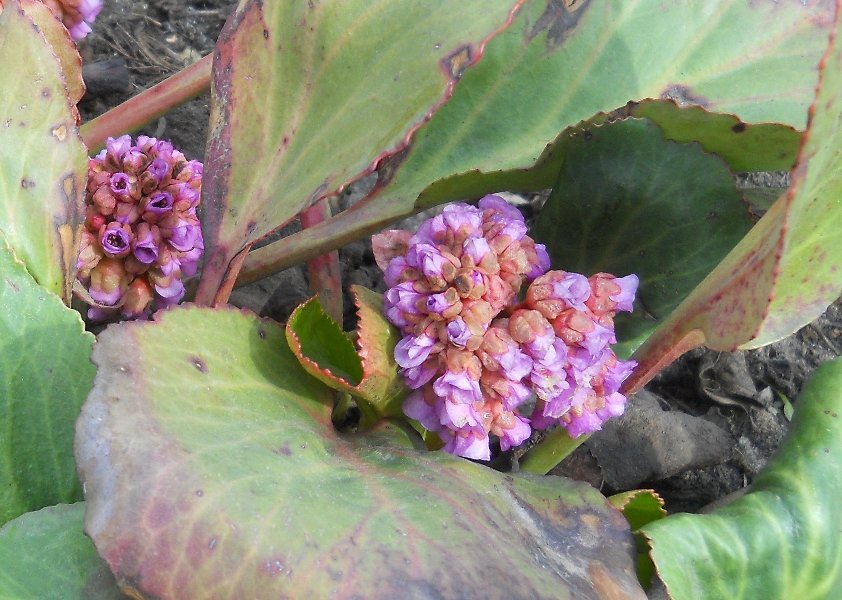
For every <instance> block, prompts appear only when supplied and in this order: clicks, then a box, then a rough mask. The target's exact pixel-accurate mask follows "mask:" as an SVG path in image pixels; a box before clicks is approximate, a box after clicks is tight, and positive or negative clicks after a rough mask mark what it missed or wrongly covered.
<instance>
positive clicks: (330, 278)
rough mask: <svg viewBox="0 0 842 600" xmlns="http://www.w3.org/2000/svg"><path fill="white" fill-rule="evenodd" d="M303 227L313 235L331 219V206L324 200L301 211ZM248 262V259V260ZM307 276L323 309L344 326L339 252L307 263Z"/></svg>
mask: <svg viewBox="0 0 842 600" xmlns="http://www.w3.org/2000/svg"><path fill="white" fill-rule="evenodd" d="M300 217H301V226H302V227H303V228H304V232H305V233H309V234H311V239H312V237H315V236H312V231H313V229H312V228H313V227H315V226H317V225H319V224H320V223H324V222H326V221H327V220H328V219H330V204H329V202H328V199H327V198H322V199H321V200H319V201H318V202H316V203H315V204H313V205H312V206H310V207H309V208H305V209H304V210H303V211H301V215H300ZM246 260H248V258H247V259H246ZM307 275H308V277H309V280H310V291H311V292H312V293H313V294H318V295H319V301H320V302H321V305H322V308H323V309H324V310H325V312H326V313H327V314H328V315H329V316H330V318H332V319H333V320H334V321H335V322H336V323H338V324H339V326H340V327H341V326H342V314H343V310H342V270H341V268H340V266H339V251H338V250H332V251H330V252H328V253H326V254H322V255H320V256H316V257H315V258H311V259H310V260H309V262H308V263H307Z"/></svg>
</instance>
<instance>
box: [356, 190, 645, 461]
mask: <svg viewBox="0 0 842 600" xmlns="http://www.w3.org/2000/svg"><path fill="white" fill-rule="evenodd" d="M526 230H527V228H526V224H525V223H524V220H523V216H522V215H521V214H520V213H519V212H518V210H517V209H516V208H513V207H512V206H510V205H508V204H507V203H506V201H505V200H503V199H502V198H500V197H499V196H485V197H484V198H482V199H481V200H480V201H479V205H478V207H477V208H475V207H473V206H469V205H466V204H458V203H457V204H450V205H448V206H446V207H445V209H444V211H443V212H442V213H441V214H440V215H438V216H436V217H433V218H431V219H429V220H427V221H425V222H424V223H423V224H422V225H421V226H420V227H419V229H418V231H417V232H415V234H414V235H410V233H409V232H406V231H400V230H398V231H388V232H386V233H382V234H379V235H377V236H375V237H374V239H373V240H372V243H373V245H374V249H375V257H376V258H377V262H378V264H380V266H381V267H382V268H383V270H384V276H385V280H386V285H388V286H389V289H388V290H387V291H386V293H385V295H384V311H385V314H386V317H387V318H388V320H389V322H391V323H392V325H394V326H396V327H398V329H400V332H401V335H402V336H403V337H402V339H401V341H400V342H398V344H397V346H396V347H395V362H396V363H397V364H398V365H399V367H400V373H401V376H402V377H403V379H404V382H405V383H406V385H407V387H408V388H409V389H411V390H413V391H412V393H411V394H410V395H409V396H408V397H407V399H406V401H405V404H404V413H405V414H406V415H407V416H408V417H411V418H412V419H415V420H417V421H419V422H420V423H421V424H422V425H423V426H424V427H425V428H426V429H427V430H429V431H431V432H434V433H436V434H438V436H439V438H440V439H441V440H442V441H443V442H444V444H445V445H444V448H445V450H447V451H448V452H450V453H452V454H458V455H460V456H465V457H468V458H477V459H483V460H489V459H490V458H491V452H490V448H489V435H490V434H493V435H495V436H497V437H498V438H499V440H500V448H501V449H502V450H504V451H505V450H508V449H509V448H512V447H514V446H519V445H520V444H522V443H523V442H524V441H526V440H527V439H529V436H530V433H531V428H530V424H531V426H532V427H535V428H537V429H547V428H549V427H550V426H552V425H561V426H562V427H564V428H565V429H567V430H568V432H569V433H570V434H571V436H572V437H579V436H580V435H582V434H584V433H592V432H594V431H597V430H599V429H600V425H601V424H602V422H603V421H605V420H606V419H607V418H608V417H610V416H619V415H621V414H622V413H623V407H624V405H625V401H626V398H625V396H623V395H622V394H620V393H619V389H620V385H621V384H622V382H623V381H624V380H625V379H626V378H627V377H628V375H629V374H630V373H631V370H632V369H633V368H634V362H633V361H620V360H618V359H617V357H616V356H615V354H614V352H613V351H612V350H611V348H610V347H609V346H610V344H612V343H614V342H616V341H617V339H616V337H615V335H614V321H613V317H614V315H615V314H616V312H617V311H618V310H623V311H631V310H632V301H633V299H634V292H635V290H636V289H637V281H638V280H637V277H636V276H635V275H629V276H627V277H624V278H622V279H617V278H615V277H613V276H611V275H608V274H606V273H599V274H597V275H595V276H593V277H591V278H590V280H589V279H587V278H586V277H585V276H584V275H579V274H577V273H565V272H564V271H549V272H548V271H547V269H548V268H549V263H550V259H549V256H548V255H547V253H546V250H545V248H544V246H543V245H542V244H536V243H535V242H534V241H533V240H532V238H530V237H529V236H528V235H526ZM529 282H531V283H530V285H529V286H528V288H526V290H525V298H524V301H523V302H520V297H519V294H520V293H521V291H522V290H521V288H522V286H523V285H524V283H529ZM530 400H532V401H533V402H532V403H531V404H532V410H531V413H529V414H528V415H527V416H528V417H529V418H528V419H527V418H525V415H523V414H521V411H520V410H519V409H520V407H521V406H522V405H523V404H524V403H526V402H528V401H530Z"/></svg>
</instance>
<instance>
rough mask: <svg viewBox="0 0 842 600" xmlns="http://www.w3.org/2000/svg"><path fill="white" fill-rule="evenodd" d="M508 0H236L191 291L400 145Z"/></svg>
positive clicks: (210, 283)
mask: <svg viewBox="0 0 842 600" xmlns="http://www.w3.org/2000/svg"><path fill="white" fill-rule="evenodd" d="M521 1H522V0H521ZM519 3H520V2H515V1H514V0H463V1H461V2H455V3H454V2H448V1H447V0H437V1H435V2H423V3H419V2H415V1H413V0H353V1H343V2H339V1H335V0H334V1H320V2H262V1H258V0H247V1H244V2H241V3H240V5H239V7H238V8H237V10H236V12H235V14H234V15H233V16H232V18H231V19H230V20H229V22H228V24H227V25H226V27H225V29H224V30H223V32H222V35H221V37H220V42H219V44H218V46H217V49H216V54H215V57H214V75H213V80H212V94H213V111H212V112H213V115H212V117H211V122H212V125H213V128H212V134H211V140H210V142H209V145H208V155H207V166H208V168H207V171H206V173H207V175H206V179H205V183H204V185H203V190H204V194H205V198H206V199H205V202H204V204H205V206H206V207H208V208H207V209H206V211H205V213H206V214H205V219H204V226H205V231H206V236H205V243H206V244H207V260H208V263H207V264H206V266H205V270H204V273H203V276H202V277H203V279H202V283H201V286H200V289H199V293H198V296H197V297H198V298H199V299H200V300H201V301H203V302H210V301H211V300H213V298H214V295H215V294H216V292H217V288H218V287H219V285H220V283H221V282H222V278H223V277H224V276H225V273H226V271H227V270H228V268H229V263H230V261H231V260H232V258H233V257H234V256H235V255H236V254H237V253H238V252H240V251H241V250H242V249H243V248H245V247H247V246H249V245H250V244H251V243H252V242H254V241H255V240H258V239H260V238H262V237H263V236H264V235H266V234H267V233H269V232H270V231H272V230H273V229H276V228H278V227H280V226H281V225H283V224H284V223H286V222H287V221H289V220H290V219H292V218H293V217H294V216H295V215H296V213H298V212H299V211H300V210H301V209H302V208H304V207H306V206H307V205H308V204H312V203H313V202H314V201H316V200H318V199H319V198H323V197H326V196H327V195H329V194H331V193H333V192H334V191H336V190H338V189H340V188H341V187H342V186H344V185H346V184H347V183H348V182H349V181H350V180H351V179H353V178H355V177H359V176H360V175H362V174H363V173H364V172H366V171H370V170H372V169H373V168H374V166H375V165H376V163H377V162H378V161H379V160H380V159H381V158H383V157H384V156H386V155H389V154H394V153H396V152H399V151H401V150H402V149H403V148H404V147H405V146H406V145H407V143H408V138H409V136H410V135H411V133H412V131H414V129H416V128H417V127H418V126H419V125H420V124H421V123H423V122H424V121H425V120H426V119H428V118H429V116H430V114H431V113H432V112H433V111H434V110H435V109H436V108H437V106H438V105H440V104H441V103H442V102H443V101H444V100H445V99H446V98H447V97H449V96H450V94H451V93H452V91H453V86H454V85H455V84H456V82H457V80H458V79H459V78H460V77H461V76H462V73H463V72H464V70H465V69H466V68H467V67H468V66H470V65H471V64H473V63H474V62H475V61H476V60H478V59H479V57H480V56H481V55H482V52H483V48H484V45H485V42H486V41H487V39H488V38H489V37H491V36H492V35H493V34H495V33H496V32H497V30H499V29H500V28H501V27H503V26H505V24H506V23H507V22H509V21H510V19H511V12H512V10H513V6H515V5H516V4H519Z"/></svg>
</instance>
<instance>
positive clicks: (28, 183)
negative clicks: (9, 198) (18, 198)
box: [20, 177, 35, 190]
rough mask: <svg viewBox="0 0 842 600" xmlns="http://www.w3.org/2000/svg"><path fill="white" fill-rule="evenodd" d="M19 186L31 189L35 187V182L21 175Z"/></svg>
mask: <svg viewBox="0 0 842 600" xmlns="http://www.w3.org/2000/svg"><path fill="white" fill-rule="evenodd" d="M20 187H22V188H23V189H25V190H31V189H32V188H34V187H35V182H34V181H32V180H31V179H27V178H26V177H21V179H20Z"/></svg>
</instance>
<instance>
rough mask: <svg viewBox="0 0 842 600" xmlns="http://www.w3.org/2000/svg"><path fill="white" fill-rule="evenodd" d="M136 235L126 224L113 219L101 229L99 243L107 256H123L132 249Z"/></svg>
mask: <svg viewBox="0 0 842 600" xmlns="http://www.w3.org/2000/svg"><path fill="white" fill-rule="evenodd" d="M133 237H134V235H133V234H132V229H131V227H129V226H128V225H126V224H123V223H119V222H117V221H112V222H111V223H109V224H108V225H106V226H104V227H101V228H100V230H99V243H100V246H101V247H102V251H103V252H104V253H105V255H106V256H109V257H111V258H123V257H124V256H126V255H127V254H128V253H129V252H130V251H131V244H132V239H133Z"/></svg>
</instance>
